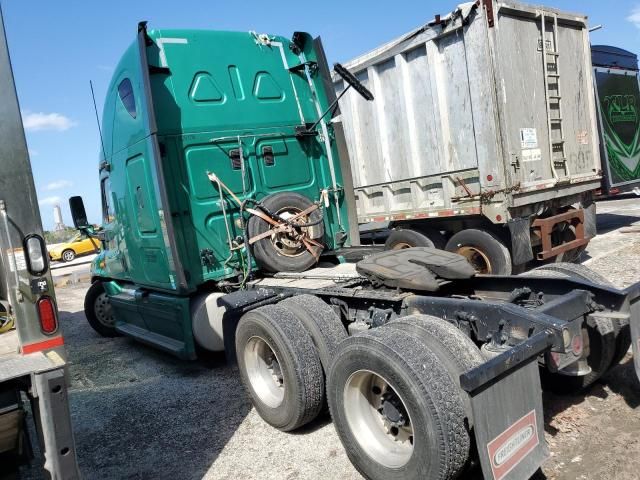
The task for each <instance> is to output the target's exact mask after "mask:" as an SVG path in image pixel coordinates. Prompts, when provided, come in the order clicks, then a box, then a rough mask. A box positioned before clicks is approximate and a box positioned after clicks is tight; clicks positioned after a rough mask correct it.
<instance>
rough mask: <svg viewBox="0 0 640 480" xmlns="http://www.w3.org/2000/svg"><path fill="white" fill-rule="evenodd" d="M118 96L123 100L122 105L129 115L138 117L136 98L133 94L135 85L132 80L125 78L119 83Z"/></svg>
mask: <svg viewBox="0 0 640 480" xmlns="http://www.w3.org/2000/svg"><path fill="white" fill-rule="evenodd" d="M118 96H119V97H120V100H121V101H122V105H124V108H126V109H127V112H129V115H131V116H132V117H133V118H136V115H137V113H136V99H135V97H134V96H133V86H132V85H131V80H129V79H128V78H125V79H124V80H122V81H121V82H120V84H119V85H118Z"/></svg>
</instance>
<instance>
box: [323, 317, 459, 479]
mask: <svg viewBox="0 0 640 480" xmlns="http://www.w3.org/2000/svg"><path fill="white" fill-rule="evenodd" d="M458 388H459V387H458V386H457V385H456V383H454V382H453V380H452V379H451V375H450V374H449V372H448V371H447V369H446V368H445V367H444V366H443V364H442V358H441V357H440V355H439V354H438V353H436V352H434V351H432V350H431V349H429V348H427V347H426V346H425V344H424V343H423V342H421V341H420V340H418V339H417V338H415V337H414V336H412V335H410V334H408V333H406V332H403V331H400V330H398V329H395V328H389V327H388V326H383V327H380V328H376V329H373V330H370V331H367V332H366V333H362V334H359V335H355V336H352V337H349V338H348V339H346V340H345V341H343V342H342V343H341V344H340V346H339V348H338V351H337V353H336V358H335V360H334V362H333V364H332V366H331V370H330V372H329V380H328V382H327V397H328V401H329V408H330V410H331V416H332V417H333V421H334V425H335V428H336V431H337V433H338V436H339V437H340V440H341V441H342V445H343V446H344V448H345V450H346V452H347V455H348V457H349V459H350V460H351V462H352V463H353V465H354V466H355V467H356V469H357V470H358V471H359V472H360V473H361V474H362V475H363V476H365V477H366V478H370V479H374V480H377V479H385V480H386V479H423V478H430V479H451V478H455V477H456V476H457V475H458V474H459V473H460V470H461V469H462V467H463V466H464V465H465V464H466V462H467V460H468V455H469V448H470V438H469V432H468V430H467V428H466V426H465V423H464V417H465V407H464V404H463V403H462V401H461V400H460V397H459V394H458Z"/></svg>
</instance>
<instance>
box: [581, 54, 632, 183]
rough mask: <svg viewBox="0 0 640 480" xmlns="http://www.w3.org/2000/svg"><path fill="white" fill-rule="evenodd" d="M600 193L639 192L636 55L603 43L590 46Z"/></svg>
mask: <svg viewBox="0 0 640 480" xmlns="http://www.w3.org/2000/svg"><path fill="white" fill-rule="evenodd" d="M591 59H592V63H593V83H594V86H595V91H596V105H597V108H598V114H599V116H598V120H599V124H598V127H599V132H600V156H601V158H602V163H603V166H602V174H603V179H602V188H601V189H599V190H598V191H597V193H598V194H600V195H604V196H611V195H618V194H620V193H628V192H634V193H636V194H637V195H640V112H639V111H638V107H639V106H640V84H639V83H638V82H639V78H640V74H639V72H638V56H637V55H636V54H634V53H632V52H629V51H627V50H623V49H621V48H617V47H611V46H607V45H593V46H592V47H591Z"/></svg>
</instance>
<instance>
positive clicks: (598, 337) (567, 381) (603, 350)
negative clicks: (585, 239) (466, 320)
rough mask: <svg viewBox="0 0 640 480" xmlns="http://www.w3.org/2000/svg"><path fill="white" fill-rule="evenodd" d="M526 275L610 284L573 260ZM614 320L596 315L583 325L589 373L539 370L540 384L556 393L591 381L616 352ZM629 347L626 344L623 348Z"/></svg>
mask: <svg viewBox="0 0 640 480" xmlns="http://www.w3.org/2000/svg"><path fill="white" fill-rule="evenodd" d="M524 276H529V277H552V278H573V279H577V280H586V281H588V282H592V283H602V284H605V285H611V283H610V282H609V281H608V280H607V279H605V278H604V277H603V276H601V275H600V274H598V273H596V272H594V271H593V270H591V269H589V268H588V267H585V266H584V265H580V264H574V263H555V264H554V263H550V264H548V265H543V266H541V267H538V268H535V269H533V270H531V271H529V272H526V273H525V274H524ZM616 330H617V329H616V328H615V325H614V322H613V321H612V320H611V319H608V318H598V319H597V320H596V322H595V325H594V326H591V325H585V327H583V329H582V331H583V338H584V353H583V355H586V360H587V365H589V367H591V372H590V373H588V374H587V375H583V376H577V377H574V376H567V375H562V374H560V373H551V372H549V370H547V369H546V368H544V369H542V370H541V379H542V386H543V388H544V389H546V390H551V391H554V392H557V393H575V392H578V391H580V390H582V389H584V388H586V387H588V386H589V385H592V384H593V383H595V382H596V381H597V380H598V379H599V378H600V377H601V376H602V375H604V374H605V372H606V371H607V370H608V369H609V368H610V367H611V365H612V362H613V359H614V358H615V356H616V352H617V348H618V347H617V343H618V338H619V335H617V334H616ZM628 349H629V346H627V348H626V350H628ZM626 350H625V353H626ZM623 356H624V355H623Z"/></svg>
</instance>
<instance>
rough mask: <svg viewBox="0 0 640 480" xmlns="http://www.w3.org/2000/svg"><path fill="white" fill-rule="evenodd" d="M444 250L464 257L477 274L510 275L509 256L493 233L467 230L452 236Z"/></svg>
mask: <svg viewBox="0 0 640 480" xmlns="http://www.w3.org/2000/svg"><path fill="white" fill-rule="evenodd" d="M445 250H447V251H449V252H454V253H458V254H460V255H462V256H463V257H466V258H467V260H468V261H469V263H470V264H471V265H473V268H475V269H476V271H477V272H478V273H489V274H492V275H511V268H512V267H511V254H510V253H509V249H508V248H507V247H506V246H505V245H504V243H502V240H500V239H499V238H498V236H497V235H495V234H494V233H493V232H489V231H487V230H478V229H475V228H469V229H467V230H461V231H459V232H458V233H456V234H454V235H453V236H452V237H451V238H450V239H449V241H448V242H447V245H446V247H445Z"/></svg>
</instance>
